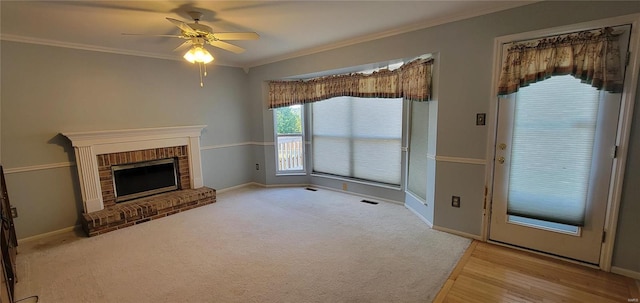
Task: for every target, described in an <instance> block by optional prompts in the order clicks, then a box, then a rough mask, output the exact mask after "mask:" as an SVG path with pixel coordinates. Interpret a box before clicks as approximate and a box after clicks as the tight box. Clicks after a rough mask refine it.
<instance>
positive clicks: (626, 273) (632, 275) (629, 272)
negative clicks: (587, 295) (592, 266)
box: [611, 266, 640, 287]
mask: <svg viewBox="0 0 640 303" xmlns="http://www.w3.org/2000/svg"><path fill="white" fill-rule="evenodd" d="M611 272H612V273H614V274H619V275H623V276H625V277H629V278H633V279H636V280H638V281H637V283H640V272H637V271H633V270H629V269H624V268H621V267H617V266H611ZM638 287H640V284H639V285H638Z"/></svg>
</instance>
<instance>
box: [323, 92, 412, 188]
mask: <svg viewBox="0 0 640 303" xmlns="http://www.w3.org/2000/svg"><path fill="white" fill-rule="evenodd" d="M401 147H402V99H377V98H356V97H336V98H331V99H327V100H324V101H320V102H316V103H313V108H312V148H313V171H314V172H318V173H325V174H331V175H337V176H343V177H349V178H356V179H362V180H368V181H374V182H380V183H386V184H392V185H398V186H399V185H400V182H401V157H402V151H401Z"/></svg>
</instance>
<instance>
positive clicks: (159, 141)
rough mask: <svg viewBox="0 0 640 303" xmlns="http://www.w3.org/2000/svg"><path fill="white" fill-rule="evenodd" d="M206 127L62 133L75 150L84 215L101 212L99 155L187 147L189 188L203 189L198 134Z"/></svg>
mask: <svg viewBox="0 0 640 303" xmlns="http://www.w3.org/2000/svg"><path fill="white" fill-rule="evenodd" d="M205 127H207V126H206V125H193V126H176V127H159V128H141V129H122V130H104V131H90V132H64V133H62V135H64V136H66V137H67V138H69V140H71V144H72V145H73V148H74V150H75V154H76V165H77V167H78V175H79V177H80V189H81V191H82V200H83V202H84V211H85V212H86V213H90V212H94V211H98V210H102V209H104V204H103V200H102V191H101V187H100V177H99V175H98V161H97V158H96V156H97V155H100V154H108V153H117V152H127V151H136V150H144V149H151V148H162V147H172V146H182V145H186V146H187V152H188V156H189V171H190V173H189V178H190V183H191V188H200V187H202V186H203V185H204V182H203V180H202V162H201V159H200V134H201V133H202V130H203V129H204V128H205Z"/></svg>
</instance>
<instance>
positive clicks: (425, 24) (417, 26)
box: [244, 0, 541, 69]
mask: <svg viewBox="0 0 640 303" xmlns="http://www.w3.org/2000/svg"><path fill="white" fill-rule="evenodd" d="M536 2H541V1H540V0H536V1H511V2H508V3H505V4H503V5H501V6H500V7H492V8H487V9H482V10H476V11H470V12H464V13H460V14H454V15H449V16H444V17H440V18H437V19H431V20H428V21H421V22H416V23H413V24H409V25H405V26H402V27H398V28H395V29H391V30H387V31H381V32H378V33H375V34H370V35H365V36H360V37H357V38H353V39H346V40H343V41H339V42H336V43H331V44H326V45H323V46H319V47H314V48H308V49H304V50H301V51H297V52H292V53H289V54H285V55H281V56H275V57H271V58H266V59H263V60H256V61H253V62H250V63H248V64H247V65H245V66H244V68H245V69H250V68H253V67H258V66H261V65H265V64H270V63H275V62H279V61H284V60H288V59H293V58H297V57H302V56H307V55H313V54H317V53H321V52H325V51H330V50H334V49H337V48H341V47H347V46H351V45H355V44H358V43H364V42H368V41H373V40H378V39H382V38H386V37H390V36H395V35H400V34H405V33H409V32H412V31H417V30H421V29H425V28H429V27H434V26H438V25H442V24H447V23H452V22H455V21H460V20H464V19H470V18H473V17H478V16H482V15H488V14H491V13H495V12H499V11H504V10H508V9H512V8H516V7H520V6H525V5H529V4H532V3H536Z"/></svg>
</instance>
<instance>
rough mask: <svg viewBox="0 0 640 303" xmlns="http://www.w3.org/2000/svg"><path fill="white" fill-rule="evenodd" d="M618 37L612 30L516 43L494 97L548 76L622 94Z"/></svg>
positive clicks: (508, 52) (510, 49) (508, 57)
mask: <svg viewBox="0 0 640 303" xmlns="http://www.w3.org/2000/svg"><path fill="white" fill-rule="evenodd" d="M618 38H619V35H618V34H614V33H613V29H612V28H603V29H598V30H590V31H583V32H577V33H571V34H566V35H559V36H553V37H547V38H544V39H540V40H537V41H534V42H528V43H518V44H515V45H513V46H511V47H510V48H509V49H508V50H507V56H506V58H505V61H504V63H503V65H502V72H501V74H500V81H499V83H498V95H508V94H511V93H514V92H517V91H518V89H519V88H520V87H523V86H527V85H529V84H531V83H535V82H538V81H542V80H544V79H547V78H549V77H551V76H556V75H567V74H571V75H573V76H574V77H576V78H578V79H580V80H582V82H583V83H588V84H590V85H592V86H593V87H596V88H597V89H599V90H601V89H602V90H605V91H608V92H614V93H617V92H621V91H622V82H623V77H622V71H621V65H620V46H619V45H618Z"/></svg>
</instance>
